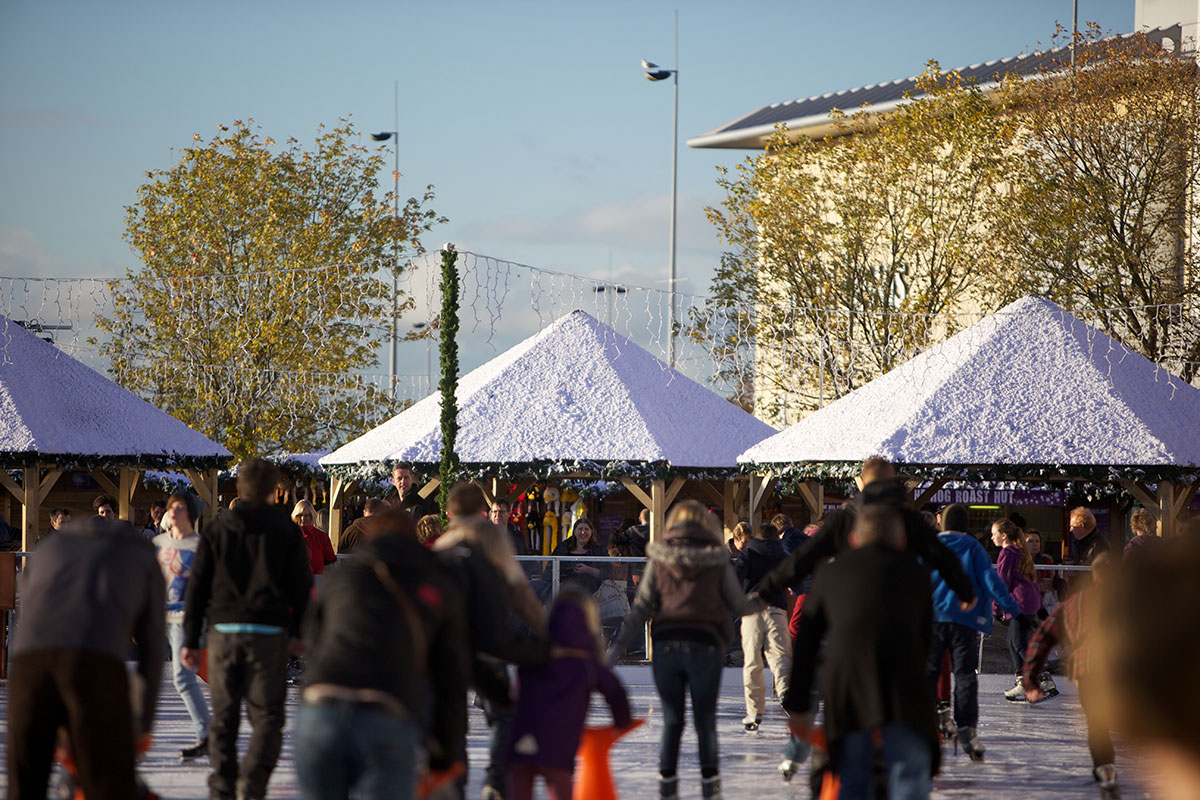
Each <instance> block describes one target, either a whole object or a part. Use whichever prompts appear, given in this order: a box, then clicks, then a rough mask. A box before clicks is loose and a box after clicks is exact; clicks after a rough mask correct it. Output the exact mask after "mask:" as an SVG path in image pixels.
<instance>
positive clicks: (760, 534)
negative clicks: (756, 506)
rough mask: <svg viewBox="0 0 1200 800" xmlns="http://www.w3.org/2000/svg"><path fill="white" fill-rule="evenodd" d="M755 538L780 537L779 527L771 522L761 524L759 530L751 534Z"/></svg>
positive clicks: (768, 538)
mask: <svg viewBox="0 0 1200 800" xmlns="http://www.w3.org/2000/svg"><path fill="white" fill-rule="evenodd" d="M751 536H753V537H754V538H755V539H767V540H770V539H778V538H779V529H778V528H776V527H775V526H774V525H771V524H764V525H759V526H758V530H756V531H755V532H754V533H752V534H751Z"/></svg>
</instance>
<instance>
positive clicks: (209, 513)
mask: <svg viewBox="0 0 1200 800" xmlns="http://www.w3.org/2000/svg"><path fill="white" fill-rule="evenodd" d="M183 474H184V475H186V476H187V477H188V480H190V481H191V482H192V487H193V488H194V489H195V490H196V494H198V495H200V497H201V499H203V500H204V502H205V506H206V507H205V509H204V516H203V517H201V519H203V520H205V521H208V520H212V519H214V518H215V517H216V516H217V514H218V513H219V512H220V511H221V509H220V507H219V503H220V488H219V486H218V482H219V479H220V474H221V472H220V470H218V469H215V468H214V469H210V470H208V471H206V472H201V471H200V470H197V469H185V470H184V471H183Z"/></svg>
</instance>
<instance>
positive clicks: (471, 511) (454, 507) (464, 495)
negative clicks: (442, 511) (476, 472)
mask: <svg viewBox="0 0 1200 800" xmlns="http://www.w3.org/2000/svg"><path fill="white" fill-rule="evenodd" d="M484 511H487V498H486V497H484V496H483V490H482V489H480V488H479V487H478V486H476V485H475V484H473V483H467V482H466V481H460V482H459V483H456V484H454V486H453V488H451V489H450V496H449V497H447V498H446V513H447V514H449V515H450V516H453V517H477V516H479V515H480V514H482V513H483V512H484Z"/></svg>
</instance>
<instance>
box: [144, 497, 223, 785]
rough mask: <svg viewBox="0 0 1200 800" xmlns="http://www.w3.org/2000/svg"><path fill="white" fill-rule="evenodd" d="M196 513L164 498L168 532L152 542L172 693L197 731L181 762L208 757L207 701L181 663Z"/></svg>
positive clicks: (184, 500)
mask: <svg viewBox="0 0 1200 800" xmlns="http://www.w3.org/2000/svg"><path fill="white" fill-rule="evenodd" d="M195 515H196V511H195V506H194V504H193V501H192V499H191V498H190V497H189V496H188V495H185V494H173V495H171V496H170V498H168V499H167V503H166V513H165V515H164V516H163V519H164V520H165V521H166V526H167V530H166V531H165V532H164V533H160V534H158V535H157V536H155V537H154V538H153V539H152V540H151V543H152V544H153V545H154V546H155V547H156V548H157V550H158V565H159V567H160V568H161V569H162V574H163V579H164V581H165V582H166V590H167V642H168V644H169V645H170V647H171V679H172V681H173V682H174V684H175V691H176V692H178V693H179V696H180V697H181V698H183V707H184V708H185V709H186V710H187V713H188V717H189V718H190V719H191V720H192V727H193V728H194V729H195V731H196V742H195V744H192V745H188V746H187V747H185V748H183V749H182V750H180V751H179V757H180V759H181V760H183V761H190V760H192V759H194V758H199V757H201V756H204V755H207V754H208V723H209V721H210V719H211V715H210V714H209V711H208V701H207V700H205V699H204V692H203V691H201V689H200V684H199V678H198V677H197V676H196V672H195V670H192V669H189V668H188V667H187V665H186V664H184V663H183V656H182V653H183V612H184V607H185V600H186V598H187V583H188V579H189V578H190V577H191V576H192V566H193V565H194V563H195V561H196V550H197V548H198V547H199V546H200V534H198V533H196V529H195V527H194V526H195V523H196V516H195Z"/></svg>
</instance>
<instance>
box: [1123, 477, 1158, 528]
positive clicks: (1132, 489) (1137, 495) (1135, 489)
mask: <svg viewBox="0 0 1200 800" xmlns="http://www.w3.org/2000/svg"><path fill="white" fill-rule="evenodd" d="M1120 482H1121V486H1122V487H1124V489H1125V491H1127V492H1129V494H1131V495H1132V496H1133V499H1134V500H1137V501H1138V502H1139V503H1141V504H1142V505H1143V506H1145V507H1146V510H1147V511H1149V512H1150V513H1151V514H1153V515H1154V516H1155V517H1158V518H1159V519H1161V518H1162V508H1161V507H1159V505H1158V498H1157V497H1155V496H1154V495H1152V494H1150V490H1149V489H1147V488H1146V487H1145V486H1143V485H1142V484H1140V483H1138V482H1137V481H1132V480H1129V479H1128V478H1121V479H1120Z"/></svg>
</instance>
